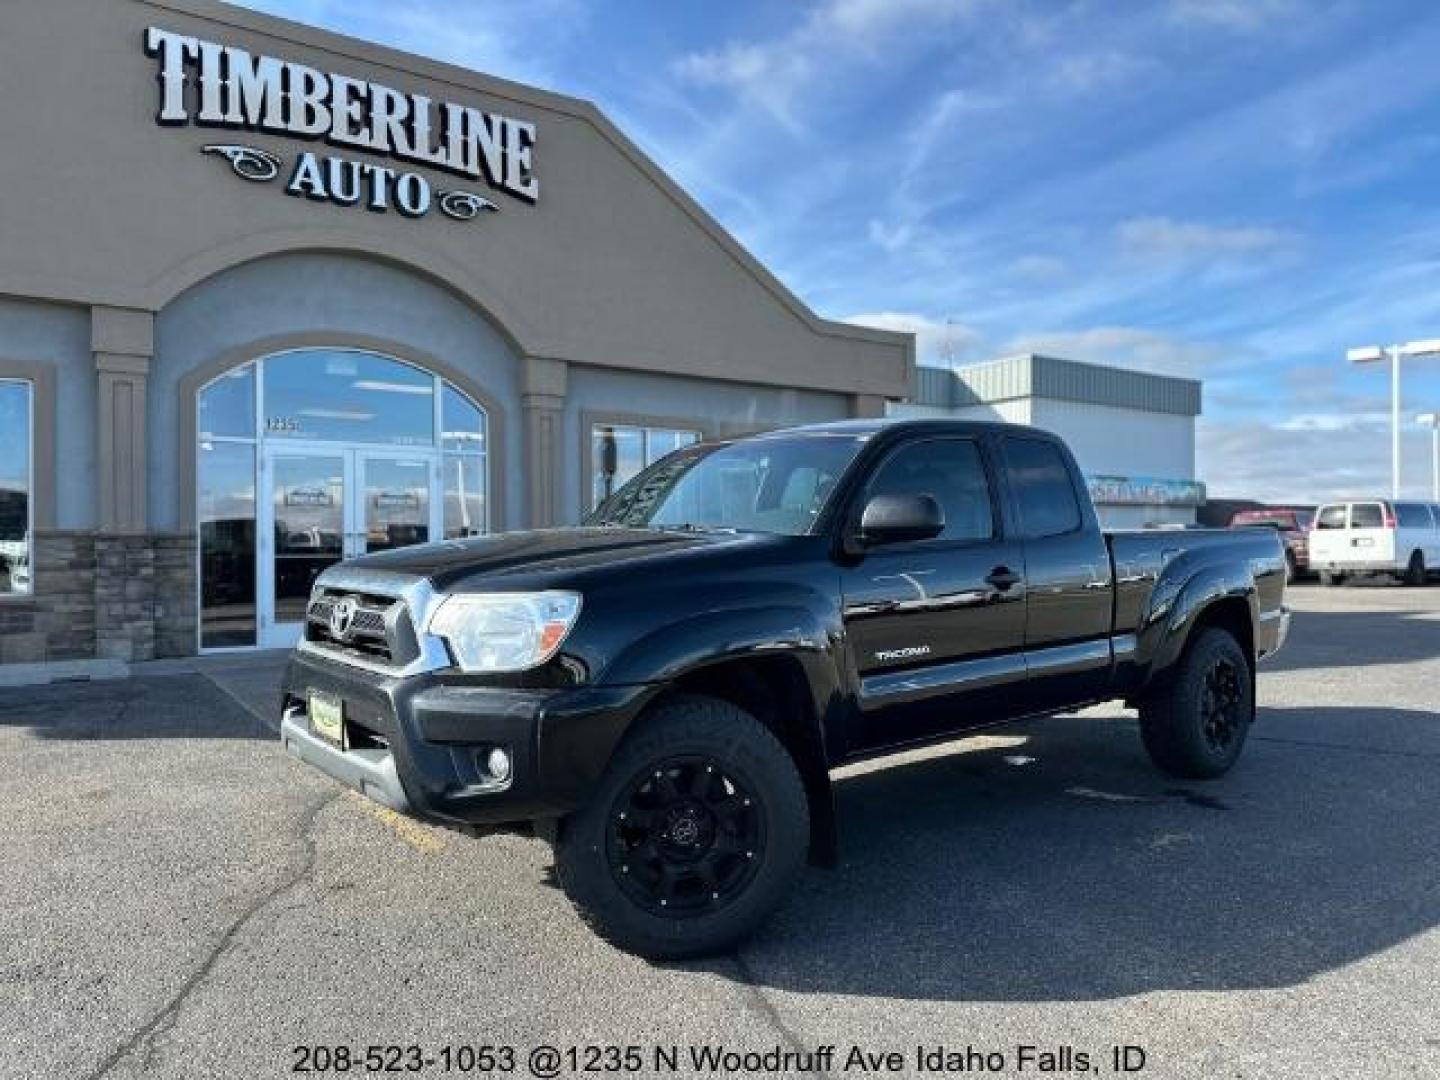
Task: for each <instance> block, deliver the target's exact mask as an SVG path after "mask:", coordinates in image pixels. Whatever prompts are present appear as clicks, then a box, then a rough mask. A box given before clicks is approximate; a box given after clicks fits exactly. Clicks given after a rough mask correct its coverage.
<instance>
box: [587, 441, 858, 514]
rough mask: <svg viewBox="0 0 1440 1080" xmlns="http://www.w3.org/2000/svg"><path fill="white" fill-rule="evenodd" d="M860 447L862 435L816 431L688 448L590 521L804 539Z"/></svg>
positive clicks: (661, 463)
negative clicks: (720, 530)
mask: <svg viewBox="0 0 1440 1080" xmlns="http://www.w3.org/2000/svg"><path fill="white" fill-rule="evenodd" d="M863 445H864V439H863V437H861V436H858V435H849V434H834V433H824V434H819V433H816V434H807V435H776V436H762V437H760V438H755V439H744V440H741V441H739V442H733V443H720V444H718V445H716V444H711V445H705V446H691V447H686V448H685V449H682V450H676V451H675V452H674V453H672V454H669V455H667V456H666V457H663V458H661V459H660V460H659V461H657V462H656V463H655V464H654V465H652V466H650V468H648V469H646V470H645V471H644V472H642V473H641V474H640V475H639V476H636V477H635V478H634V479H633V480H631V481H630V482H629V483H628V484H626V485H625V486H624V487H622V488H621V489H620V490H619V491H617V492H615V494H613V495H611V496H610V497H609V498H608V499H606V500H605V501H604V502H602V503H601V504H600V505H599V506H598V507H596V508H595V510H594V511H592V512H591V514H590V516H589V517H588V518H586V519H585V523H586V524H587V525H624V526H630V527H632V528H643V527H650V528H672V529H733V530H736V531H739V532H766V533H777V534H779V535H783V536H804V535H806V534H807V533H809V532H810V529H811V527H812V526H813V525H814V524H815V519H816V518H818V517H819V516H820V511H822V510H823V509H824V508H825V504H826V503H828V502H829V501H830V496H831V494H832V493H833V492H834V491H835V487H836V484H837V482H838V481H839V479H840V477H841V475H842V474H843V473H844V472H845V470H846V469H847V468H848V467H849V465H850V463H851V462H852V461H854V460H855V455H856V454H858V453H859V452H860V447H861V446H863Z"/></svg>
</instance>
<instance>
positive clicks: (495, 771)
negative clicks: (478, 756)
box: [485, 746, 510, 783]
mask: <svg viewBox="0 0 1440 1080" xmlns="http://www.w3.org/2000/svg"><path fill="white" fill-rule="evenodd" d="M485 771H486V772H488V773H489V774H490V778H491V779H492V780H497V781H499V782H500V783H504V782H505V781H506V780H509V779H510V755H509V754H507V753H506V752H505V751H504V750H501V749H500V748H499V747H498V746H497V747H496V748H495V749H494V750H491V751H490V753H488V754H486V755H485Z"/></svg>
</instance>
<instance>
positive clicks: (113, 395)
mask: <svg viewBox="0 0 1440 1080" xmlns="http://www.w3.org/2000/svg"><path fill="white" fill-rule="evenodd" d="M154 341H155V319H154V316H153V315H152V314H151V313H150V312H148V311H138V310H134V309H130V308H109V307H96V308H92V309H91V312H90V348H91V351H92V352H93V353H94V356H95V371H96V375H97V377H98V379H99V386H98V396H97V400H98V405H99V408H98V413H99V415H98V417H97V420H98V425H97V430H98V435H99V442H98V445H97V448H96V449H97V453H96V460H97V461H98V462H99V475H98V476H97V477H96V484H97V487H98V495H97V497H98V511H99V513H98V522H97V525H98V531H100V532H102V533H143V532H145V528H146V522H147V512H146V497H145V456H146V455H145V448H146V444H145V392H146V384H147V382H148V380H149V377H150V357H151V356H152V354H153V353H154V350H155V344H154Z"/></svg>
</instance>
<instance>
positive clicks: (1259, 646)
mask: <svg viewBox="0 0 1440 1080" xmlns="http://www.w3.org/2000/svg"><path fill="white" fill-rule="evenodd" d="M1289 637H1290V609H1289V608H1287V607H1280V608H1277V609H1276V610H1274V611H1268V612H1265V613H1263V614H1262V615H1261V616H1260V622H1259V625H1258V626H1257V627H1256V638H1257V639H1258V640H1257V641H1256V643H1255V645H1256V649H1255V658H1256V660H1268V659H1269V658H1270V657H1272V656H1274V655H1275V654H1276V653H1277V652H1279V651H1280V650H1281V649H1283V648H1284V647H1285V642H1286V640H1288V639H1289Z"/></svg>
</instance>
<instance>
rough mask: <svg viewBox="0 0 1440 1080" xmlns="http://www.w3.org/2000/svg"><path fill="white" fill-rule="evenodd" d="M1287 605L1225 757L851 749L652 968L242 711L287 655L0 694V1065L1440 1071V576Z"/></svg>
mask: <svg viewBox="0 0 1440 1080" xmlns="http://www.w3.org/2000/svg"><path fill="white" fill-rule="evenodd" d="M1291 602H1292V604H1293V605H1294V606H1295V607H1296V609H1297V610H1298V615H1297V617H1296V621H1295V627H1294V633H1293V637H1292V640H1291V643H1290V646H1289V647H1288V649H1287V650H1286V651H1285V652H1284V653H1283V654H1282V655H1281V657H1279V658H1277V660H1276V661H1275V662H1274V663H1273V664H1271V665H1268V666H1267V668H1266V669H1265V671H1264V674H1263V676H1262V678H1261V681H1260V694H1261V704H1262V710H1261V716H1260V720H1259V724H1258V727H1257V729H1256V730H1255V732H1254V733H1253V735H1252V738H1251V743H1250V746H1249V747H1248V748H1247V751H1246V755H1245V757H1244V758H1243V759H1242V761H1241V764H1240V765H1239V767H1238V768H1237V770H1236V771H1235V772H1234V773H1233V774H1232V775H1231V776H1229V777H1227V778H1226V779H1224V780H1221V781H1218V782H1214V783H1209V784H1184V785H1182V784H1177V783H1174V782H1172V781H1168V780H1167V779H1165V778H1164V777H1162V776H1160V775H1159V774H1157V773H1156V772H1154V771H1153V770H1152V769H1151V768H1150V766H1149V764H1148V762H1147V760H1146V759H1145V757H1144V754H1143V751H1142V750H1141V748H1140V744H1139V740H1138V736H1137V734H1136V732H1135V727H1134V722H1133V720H1132V719H1131V718H1129V717H1128V716H1127V715H1126V714H1124V713H1123V712H1121V711H1119V710H1103V711H1091V712H1090V713H1087V714H1085V715H1083V716H1081V717H1078V718H1055V719H1049V720H1045V721H1040V722H1034V723H1028V724H1024V725H1018V726H1016V727H1014V728H1010V729H1001V730H997V731H995V732H994V733H992V734H990V735H987V736H983V737H977V738H973V739H970V740H967V741H962V742H957V743H953V744H950V745H948V746H945V747H942V748H939V749H936V750H931V751H927V752H924V753H917V754H912V755H908V756H906V757H904V758H901V759H895V760H891V761H889V762H886V763H883V764H871V765H867V766H863V767H857V768H853V769H849V770H845V771H844V772H842V773H841V774H840V775H839V777H838V790H839V800H840V810H841V817H842V828H843V852H844V861H843V865H842V866H841V868H840V869H839V870H837V871H833V872H825V871H818V870H817V871H812V872H811V873H810V874H809V876H808V877H807V879H806V881H805V883H804V885H803V887H802V889H801V891H800V894H799V895H797V896H796V897H795V899H794V901H793V902H792V903H791V904H790V905H789V906H788V907H787V908H786V909H785V911H784V912H783V914H782V915H781V916H780V917H779V918H778V919H777V920H776V921H775V922H774V923H773V924H772V925H771V926H770V927H769V928H768V929H767V930H766V931H765V932H764V934H763V935H762V936H761V937H759V938H758V939H756V940H755V941H753V942H752V943H751V944H749V945H748V946H747V947H745V948H744V949H743V950H742V951H741V952H740V953H739V954H738V955H736V956H734V957H730V958H724V959H719V960H715V961H710V962H706V963H697V964H683V965H672V966H663V967H660V966H652V965H649V964H646V963H644V962H642V961H639V960H636V959H634V958H632V957H629V956H626V955H624V954H621V953H618V952H616V951H614V950H612V949H611V948H609V947H608V946H606V945H604V944H603V943H601V942H600V941H598V940H597V939H596V938H594V937H592V936H591V935H590V934H589V933H588V932H587V931H586V930H585V929H584V928H583V927H582V926H581V925H580V923H579V922H578V921H577V920H576V919H575V917H574V916H573V915H572V914H571V911H570V908H569V906H568V904H567V903H566V901H565V898H564V897H563V895H562V894H561V893H560V892H559V891H558V890H557V889H556V888H555V887H554V883H553V878H552V873H551V866H550V859H549V853H548V849H547V848H546V847H545V846H544V845H543V844H542V843H541V842H539V841H537V840H533V839H530V838H525V837H519V836H511V835H499V836H491V837H486V838H482V839H474V838H470V837H466V836H462V835H460V834H456V833H451V832H447V831H444V830H435V829H431V828H429V827H426V826H423V825H419V824H414V823H410V822H408V821H405V820H402V819H398V818H395V817H394V816H393V815H389V814H388V813H387V812H384V811H381V810H379V809H378V808H374V807H371V806H370V805H369V804H367V803H365V802H364V801H363V800H362V799H360V798H359V797H358V796H355V795H352V794H347V793H343V792H341V791H340V790H339V789H338V787H336V786H335V785H333V784H332V783H330V782H329V781H328V780H326V779H324V778H323V777H321V776H320V775H319V774H317V773H315V772H313V771H311V770H309V769H307V768H304V767H303V766H300V765H298V764H295V763H292V762H291V761H290V760H289V759H287V758H286V757H285V756H283V755H282V754H281V752H280V750H279V748H278V745H277V743H276V741H275V739H274V736H273V734H272V732H271V731H270V730H269V728H268V727H266V726H265V725H264V724H262V723H261V722H260V720H259V719H257V717H256V716H255V715H254V714H253V712H252V711H251V708H249V707H247V706H252V707H258V706H256V703H263V702H265V701H267V698H268V692H269V691H268V687H269V680H270V678H271V677H272V675H271V671H270V669H269V668H268V667H267V666H266V663H265V662H264V661H260V662H252V664H251V666H250V667H245V666H244V665H241V666H238V667H230V668H222V669H217V673H214V674H209V673H201V674H196V673H187V674H175V675H165V676H147V677H143V678H137V679H132V680H129V681H125V682H108V683H98V682H97V683H90V684H83V685H65V686H52V687H47V688H41V689H34V688H32V689H25V690H19V689H13V688H12V689H3V690H0V748H3V753H0V759H3V761H4V763H5V768H4V770H3V774H0V845H3V850H4V852H5V860H4V866H5V870H4V873H3V874H0V914H3V921H4V927H3V933H0V999H3V1003H4V1005H3V1008H0V1076H5V1077H31V1076H36V1077H66V1078H69V1077H75V1078H80V1077H98V1076H108V1077H128V1076H161V1077H170V1076H174V1077H198V1076H206V1077H208V1076H245V1077H265V1076H277V1077H278V1076H281V1075H285V1074H288V1073H290V1071H291V1068H292V1065H293V1064H294V1063H295V1062H296V1060H297V1057H296V1053H295V1051H294V1050H293V1048H294V1047H296V1046H301V1045H316V1044H328V1045H334V1044H345V1045H348V1046H352V1047H360V1048H362V1049H363V1048H364V1047H366V1046H368V1045H372V1044H421V1045H423V1046H425V1047H427V1048H428V1049H429V1050H431V1051H432V1052H433V1051H434V1050H436V1049H438V1048H440V1047H442V1046H445V1045H456V1044H461V1043H466V1044H472V1045H473V1044H481V1043H491V1044H509V1045H512V1046H514V1047H517V1048H519V1050H520V1052H521V1057H520V1058H519V1060H518V1061H517V1063H516V1075H521V1076H524V1075H527V1072H526V1069H525V1063H526V1060H527V1059H526V1054H527V1053H528V1052H529V1050H530V1049H532V1048H534V1047H536V1046H538V1045H540V1044H551V1045H554V1046H557V1047H561V1048H564V1047H568V1046H572V1045H584V1044H637V1045H639V1046H641V1047H643V1048H645V1053H646V1054H647V1055H649V1054H650V1052H651V1051H650V1049H649V1048H651V1047H653V1046H654V1045H656V1044H660V1045H671V1044H674V1045H679V1046H681V1047H684V1046H688V1045H692V1044H702V1043H709V1044H724V1045H725V1046H727V1047H730V1048H733V1049H737V1050H757V1051H765V1050H773V1049H774V1048H775V1047H777V1046H779V1047H782V1048H787V1049H811V1048H814V1047H817V1046H822V1045H825V1044H836V1045H838V1046H840V1047H841V1048H842V1052H843V1051H844V1050H845V1049H847V1048H848V1047H849V1046H851V1045H852V1044H856V1045H859V1046H861V1047H862V1048H865V1049H867V1050H870V1051H872V1052H874V1051H881V1050H895V1051H899V1052H901V1053H902V1054H903V1055H905V1068H904V1070H903V1072H904V1074H905V1075H915V1074H916V1073H917V1071H918V1070H917V1069H916V1068H915V1067H914V1065H915V1058H914V1055H915V1047H917V1046H920V1045H924V1046H931V1047H933V1046H937V1045H944V1046H946V1047H950V1048H953V1049H960V1050H963V1049H964V1048H965V1047H966V1045H967V1044H968V1045H971V1046H974V1047H976V1048H979V1049H984V1050H998V1051H1001V1052H1003V1053H1005V1054H1006V1055H1008V1059H1009V1060H1008V1063H1007V1068H1006V1071H1004V1072H1002V1073H1001V1075H1015V1074H1016V1073H1015V1070H1014V1063H1015V1048H1016V1047H1017V1046H1018V1045H1020V1044H1031V1045H1036V1046H1040V1047H1043V1048H1058V1047H1062V1046H1069V1047H1073V1048H1076V1049H1078V1050H1081V1051H1086V1052H1089V1053H1091V1054H1092V1060H1101V1059H1102V1056H1103V1060H1104V1062H1105V1066H1106V1071H1107V1072H1108V1060H1109V1059H1108V1054H1109V1047H1111V1046H1112V1045H1113V1044H1134V1045H1138V1046H1141V1047H1143V1048H1144V1050H1145V1053H1146V1055H1147V1067H1146V1068H1145V1070H1144V1072H1143V1073H1142V1074H1141V1075H1144V1076H1155V1077H1280V1076H1295V1077H1301V1076H1303V1077H1329V1076H1335V1077H1341V1076H1344V1077H1353V1076H1365V1077H1389V1076H1395V1077H1415V1076H1427V1075H1428V1076H1440V975H1437V972H1440V838H1437V822H1440V712H1437V711H1436V710H1437V688H1440V588H1431V589H1428V590H1418V589H1414V590H1412V589H1401V588H1363V587H1358V588H1345V589H1340V590H1322V589H1319V588H1316V587H1302V588H1299V589H1296V590H1293V591H1292V594H1291ZM1072 1060H1073V1059H1072ZM830 1071H831V1074H832V1075H860V1074H859V1073H858V1072H856V1071H855V1070H853V1069H852V1070H851V1071H849V1072H844V1071H842V1070H841V1069H840V1068H839V1065H838V1063H837V1064H836V1065H835V1067H832V1068H831V1070H830ZM975 1071H978V1070H974V1071H972V1072H971V1073H970V1075H974V1074H975ZM656 1074H657V1072H656V1070H654V1069H652V1068H648V1067H647V1068H646V1069H645V1071H644V1075H656ZM1030 1074H1031V1075H1038V1069H1035V1068H1032V1069H1031V1070H1030ZM421 1075H441V1073H440V1071H439V1070H438V1068H437V1069H436V1070H434V1071H432V1072H427V1073H422V1074H421ZM560 1075H571V1074H570V1073H569V1072H562V1073H561V1074H560ZM680 1075H703V1074H701V1073H695V1072H692V1071H691V1070H689V1069H688V1068H687V1069H686V1070H684V1071H682V1073H681V1074H680ZM792 1075H793V1074H792ZM892 1075H893V1073H892Z"/></svg>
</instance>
